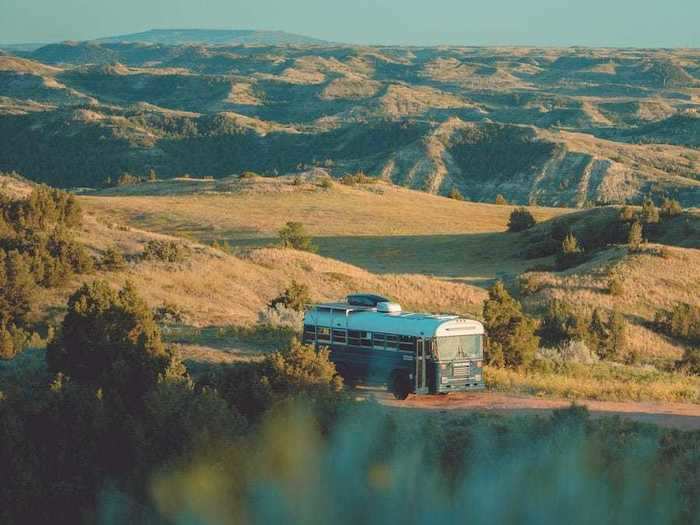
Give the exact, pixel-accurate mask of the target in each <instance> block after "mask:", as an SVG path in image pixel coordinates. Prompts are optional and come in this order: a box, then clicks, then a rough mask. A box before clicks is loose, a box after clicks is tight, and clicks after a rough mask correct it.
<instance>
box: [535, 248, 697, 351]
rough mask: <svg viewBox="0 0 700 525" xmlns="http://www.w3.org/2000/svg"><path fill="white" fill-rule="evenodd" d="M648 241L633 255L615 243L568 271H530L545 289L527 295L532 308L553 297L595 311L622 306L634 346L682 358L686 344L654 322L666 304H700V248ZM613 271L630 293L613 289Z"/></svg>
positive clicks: (620, 307) (638, 348) (540, 288)
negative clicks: (657, 330)
mask: <svg viewBox="0 0 700 525" xmlns="http://www.w3.org/2000/svg"><path fill="white" fill-rule="evenodd" d="M661 249H662V247H661V246H660V245H648V246H647V248H646V252H644V253H641V254H632V255H629V254H627V249H626V248H624V247H617V248H611V249H609V250H605V251H604V252H602V253H600V254H599V255H598V256H597V257H596V258H595V259H593V260H592V261H589V262H588V263H586V264H584V265H581V266H579V267H576V268H573V269H571V270H568V271H566V272H561V273H551V272H538V273H530V274H528V275H529V279H530V281H531V283H532V284H533V285H535V286H536V287H537V288H538V289H539V291H538V292H537V293H536V294H534V295H532V296H529V297H527V298H526V299H525V300H524V304H525V305H526V307H527V308H528V309H530V310H540V311H541V310H542V309H543V308H544V307H545V306H546V305H547V304H549V303H550V302H551V301H552V300H555V299H556V300H560V301H564V302H567V303H569V304H572V305H574V306H576V307H578V308H582V309H584V310H587V311H588V312H589V313H590V312H591V311H592V310H593V309H594V308H603V309H604V310H606V311H612V310H618V311H620V312H622V313H623V314H624V315H625V317H626V318H627V321H628V324H629V343H630V348H631V349H633V350H636V351H638V352H639V353H640V354H641V355H642V356H646V357H656V358H668V359H677V358H678V357H680V356H681V355H682V353H683V346H682V345H680V344H679V343H677V342H674V341H672V340H670V339H668V338H666V337H663V336H660V335H659V334H657V333H655V332H653V331H652V330H651V329H650V328H649V327H648V324H649V323H650V322H651V321H653V319H654V315H655V314H656V312H657V311H658V310H660V309H667V308H670V307H671V306H672V305H673V304H674V303H676V302H684V303H689V304H698V305H700V250H695V249H687V248H678V247H670V246H665V247H663V252H664V254H665V256H664V257H662V256H660V255H659V251H660V250H661ZM611 272H613V273H614V274H616V275H618V276H619V277H620V279H621V280H622V283H623V289H624V293H623V294H622V295H620V296H613V295H610V294H609V293H608V285H609V280H610V275H611Z"/></svg>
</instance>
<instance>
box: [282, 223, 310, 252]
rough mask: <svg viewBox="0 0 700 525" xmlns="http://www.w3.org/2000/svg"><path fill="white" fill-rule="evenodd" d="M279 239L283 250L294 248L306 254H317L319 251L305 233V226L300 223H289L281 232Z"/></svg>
mask: <svg viewBox="0 0 700 525" xmlns="http://www.w3.org/2000/svg"><path fill="white" fill-rule="evenodd" d="M279 238H280V244H281V246H282V247H283V248H292V249H294V250H302V251H306V252H315V251H316V249H317V248H316V246H315V245H314V244H313V242H312V240H311V237H309V236H308V235H307V234H306V232H305V231H304V225H303V224H302V223H300V222H288V223H287V224H286V225H285V226H284V227H283V228H282V229H281V230H280V231H279Z"/></svg>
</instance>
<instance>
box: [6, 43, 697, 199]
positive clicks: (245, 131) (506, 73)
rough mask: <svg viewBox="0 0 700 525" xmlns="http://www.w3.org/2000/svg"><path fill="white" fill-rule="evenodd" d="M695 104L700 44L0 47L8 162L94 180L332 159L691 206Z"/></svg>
mask: <svg viewBox="0 0 700 525" xmlns="http://www.w3.org/2000/svg"><path fill="white" fill-rule="evenodd" d="M183 38H184V36H183ZM698 108H700V53H698V51H697V50H619V49H595V50H594V49H583V48H572V49H561V50H556V49H536V48H522V49H520V48H458V47H441V48H397V47H394V48H386V47H351V46H333V45H330V44H324V45H305V46H293V45H291V46H290V45H287V46H269V45H223V44H222V45H204V44H187V45H170V44H168V43H167V42H165V43H163V42H161V41H157V42H156V43H139V42H90V43H64V44H53V45H51V46H46V47H43V48H39V49H37V50H35V51H30V52H24V53H22V56H21V57H18V56H11V55H7V54H6V55H2V56H0V135H2V137H3V141H2V143H1V144H0V169H1V170H5V171H10V170H16V171H18V172H21V173H22V174H24V175H25V176H27V177H30V178H32V179H36V180H43V181H48V182H50V183H52V184H54V185H59V186H64V187H71V186H92V187H95V186H100V185H104V184H106V183H108V182H109V181H112V182H113V181H115V180H117V179H118V177H119V176H120V175H121V174H122V173H124V172H129V173H131V174H134V175H137V176H143V175H144V174H145V173H147V172H148V171H149V170H151V169H154V170H155V171H156V172H157V173H158V175H159V176H161V177H166V178H167V177H175V176H180V175H183V174H191V175H192V176H195V177H203V176H213V177H217V178H220V177H226V176H229V175H232V174H236V173H241V172H243V171H246V170H252V171H256V172H261V173H267V174H273V175H274V174H286V173H294V172H297V171H299V170H305V169H308V168H310V167H313V166H320V167H324V168H326V169H327V170H328V171H329V172H330V173H331V174H332V175H333V176H336V177H340V176H343V175H344V174H346V173H348V172H355V171H359V170H362V171H364V172H365V173H367V174H369V175H371V176H374V177H379V178H384V179H386V180H391V181H392V182H394V183H397V184H401V185H405V186H408V187H411V188H414V189H420V190H424V191H428V192H431V193H440V194H446V193H448V192H449V191H451V190H452V188H458V189H459V190H460V191H461V192H462V194H463V195H465V196H467V197H469V198H470V199H472V200H477V201H493V199H494V198H495V196H496V195H497V194H499V193H500V194H503V195H504V196H505V197H506V198H507V199H509V200H510V201H513V202H516V203H521V204H525V203H532V202H536V203H538V204H542V205H565V206H582V205H584V204H586V203H595V202H603V203H619V202H622V201H632V202H634V201H639V200H640V199H641V197H642V196H644V195H647V194H652V195H658V196H661V195H671V196H673V197H675V198H678V199H679V200H680V201H681V203H682V204H684V205H687V206H693V205H698V204H700V152H699V151H698V149H697V148H698V146H700V128H699V126H700V114H699V113H698Z"/></svg>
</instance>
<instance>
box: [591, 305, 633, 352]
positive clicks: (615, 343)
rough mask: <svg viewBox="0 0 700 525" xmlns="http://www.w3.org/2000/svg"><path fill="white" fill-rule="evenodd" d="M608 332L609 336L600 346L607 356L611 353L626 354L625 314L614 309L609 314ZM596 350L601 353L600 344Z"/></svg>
mask: <svg viewBox="0 0 700 525" xmlns="http://www.w3.org/2000/svg"><path fill="white" fill-rule="evenodd" d="M608 332H609V334H610V335H609V338H608V340H607V342H606V345H605V346H603V347H602V348H603V349H604V351H603V353H604V354H605V355H606V356H607V357H612V356H613V355H618V356H624V355H626V354H627V322H626V321H625V316H624V315H622V314H621V313H620V312H618V311H617V310H614V311H613V312H612V313H611V314H610V318H609V319H608ZM598 352H599V354H600V353H601V346H600V344H599V346H598Z"/></svg>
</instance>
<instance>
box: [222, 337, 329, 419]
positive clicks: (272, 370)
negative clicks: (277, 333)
mask: <svg viewBox="0 0 700 525" xmlns="http://www.w3.org/2000/svg"><path fill="white" fill-rule="evenodd" d="M208 382H209V383H210V384H212V386H214V387H215V388H216V389H217V391H218V392H220V393H221V395H222V396H223V397H224V399H226V400H227V401H228V402H229V403H230V404H231V406H233V407H235V408H236V410H238V411H239V412H240V413H241V414H243V415H244V416H245V417H246V418H248V419H250V420H256V419H258V418H259V417H260V415H261V414H262V413H263V412H264V411H265V410H267V409H268V408H269V407H270V406H271V405H272V404H273V403H274V401H275V400H278V399H281V398H288V397H298V396H303V397H306V398H307V399H316V400H321V401H324V400H327V399H334V398H337V396H338V393H339V392H340V390H341V388H342V385H343V383H342V379H341V378H340V376H339V375H338V374H337V373H336V370H335V365H333V363H332V362H331V361H330V359H329V352H328V351H327V350H318V351H317V350H315V349H314V348H313V347H312V346H307V345H302V344H301V343H299V342H298V341H297V340H293V341H292V343H291V345H290V346H289V347H288V348H286V349H284V350H282V351H279V352H275V353H273V354H269V355H268V356H267V357H265V359H264V360H263V361H261V362H257V363H243V364H240V365H234V366H229V367H225V368H223V369H221V370H220V371H218V372H217V373H216V374H215V375H214V376H213V377H211V378H209V379H208Z"/></svg>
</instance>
